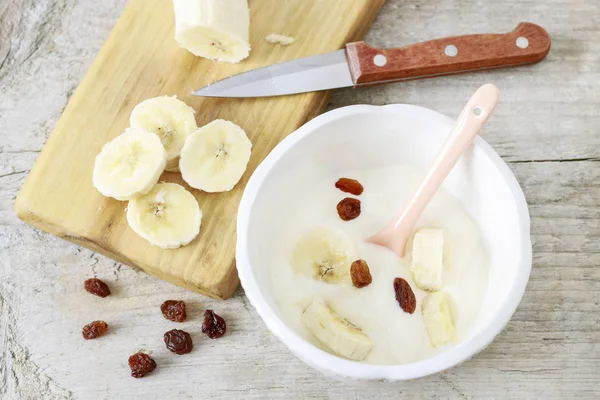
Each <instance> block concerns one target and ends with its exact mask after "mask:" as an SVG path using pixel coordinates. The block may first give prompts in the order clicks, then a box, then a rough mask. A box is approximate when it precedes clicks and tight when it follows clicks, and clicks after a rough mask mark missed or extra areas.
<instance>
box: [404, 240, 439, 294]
mask: <svg viewBox="0 0 600 400" xmlns="http://www.w3.org/2000/svg"><path fill="white" fill-rule="evenodd" d="M443 255H444V232H443V231H442V230H441V229H433V228H427V229H420V230H418V231H417V232H416V233H415V238H414V240H413V250H412V263H411V266H410V270H411V271H412V273H413V276H414V278H415V282H416V283H417V286H418V287H419V288H421V289H423V290H428V291H430V292H435V291H438V290H441V289H442V271H443V268H444V265H443V263H442V260H443Z"/></svg>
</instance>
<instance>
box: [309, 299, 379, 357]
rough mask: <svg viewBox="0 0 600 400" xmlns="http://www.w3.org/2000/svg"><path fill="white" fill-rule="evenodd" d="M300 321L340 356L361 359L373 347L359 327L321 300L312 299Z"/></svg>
mask: <svg viewBox="0 0 600 400" xmlns="http://www.w3.org/2000/svg"><path fill="white" fill-rule="evenodd" d="M302 322H303V323H304V325H305V326H306V327H307V328H308V330H309V331H310V332H311V333H312V334H313V335H314V336H315V337H316V338H317V339H318V340H319V341H320V342H321V343H323V344H324V345H325V346H327V347H328V348H329V349H331V350H332V351H333V352H334V353H336V354H339V355H340V356H343V357H346V358H349V359H351V360H356V361H361V360H364V359H365V357H367V355H368V354H369V352H370V351H371V349H372V348H373V342H372V341H371V339H370V338H369V337H368V336H367V335H365V334H364V332H363V331H361V330H360V328H358V327H356V326H354V325H352V324H351V323H350V322H348V321H347V320H345V319H344V318H342V317H340V316H339V315H338V314H336V312H335V311H333V310H332V309H331V307H329V306H328V305H327V304H325V303H324V302H323V301H320V300H315V301H313V302H312V303H311V305H310V306H308V308H307V309H306V310H305V311H304V313H303V314H302Z"/></svg>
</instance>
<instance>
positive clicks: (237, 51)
mask: <svg viewBox="0 0 600 400" xmlns="http://www.w3.org/2000/svg"><path fill="white" fill-rule="evenodd" d="M173 4H174V6H175V40H176V41H177V42H178V43H179V45H180V46H181V47H183V48H184V49H187V50H189V51H190V52H192V53H193V54H194V55H196V56H199V57H204V58H209V59H211V60H217V61H225V62H231V63H237V62H239V61H241V60H243V59H244V58H246V57H248V55H249V54H250V42H249V36H250V12H249V10H248V2H247V0H173Z"/></svg>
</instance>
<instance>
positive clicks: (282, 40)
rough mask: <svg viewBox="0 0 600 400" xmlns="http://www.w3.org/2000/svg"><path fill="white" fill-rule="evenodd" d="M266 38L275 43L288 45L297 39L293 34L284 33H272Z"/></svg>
mask: <svg viewBox="0 0 600 400" xmlns="http://www.w3.org/2000/svg"><path fill="white" fill-rule="evenodd" d="M265 40H266V41H267V42H269V43H273V44H277V43H278V44H280V45H282V46H287V45H289V44H292V43H294V42H295V41H296V39H294V38H293V37H291V36H284V35H280V34H278V33H271V34H270V35H269V36H267V37H266V38H265Z"/></svg>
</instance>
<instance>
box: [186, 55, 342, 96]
mask: <svg viewBox="0 0 600 400" xmlns="http://www.w3.org/2000/svg"><path fill="white" fill-rule="evenodd" d="M346 86H354V82H353V81H352V77H351V75H350V69H349V67H348V62H347V61H346V50H343V49H342V50H337V51H334V52H331V53H324V54H319V55H316V56H311V57H305V58H299V59H296V60H292V61H287V62H284V63H280V64H273V65H269V66H267V67H263V68H258V69H255V70H252V71H248V72H243V73H241V74H237V75H233V76H231V77H229V78H225V79H223V80H220V81H218V82H215V83H212V84H210V85H208V86H205V87H203V88H201V89H199V90H197V91H195V92H194V93H193V94H194V95H195V96H204V97H264V96H281V95H286V94H294V93H304V92H312V91H318V90H326V89H335V88H340V87H346Z"/></svg>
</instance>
